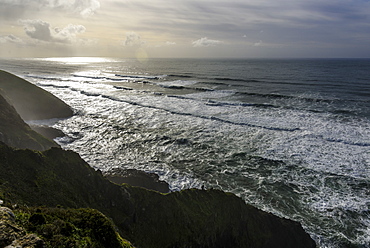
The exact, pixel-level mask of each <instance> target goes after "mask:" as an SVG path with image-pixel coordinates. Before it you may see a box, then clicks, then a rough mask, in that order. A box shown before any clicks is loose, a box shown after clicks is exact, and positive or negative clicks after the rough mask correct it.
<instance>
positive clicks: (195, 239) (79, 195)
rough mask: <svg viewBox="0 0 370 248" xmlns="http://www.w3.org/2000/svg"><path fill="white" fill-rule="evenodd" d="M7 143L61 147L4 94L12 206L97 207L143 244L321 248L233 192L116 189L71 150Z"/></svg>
mask: <svg viewBox="0 0 370 248" xmlns="http://www.w3.org/2000/svg"><path fill="white" fill-rule="evenodd" d="M4 73H5V72H1V71H0V78H1V76H2V75H1V74H4ZM5 74H6V73H5ZM5 76H9V75H7V74H6V75H5ZM9 77H12V75H11V76H9ZM3 78H4V77H3ZM5 78H6V77H5ZM0 83H1V82H0ZM22 85H23V86H24V84H22ZM23 86H22V87H23ZM22 87H21V88H22ZM13 89H14V88H13ZM6 94H8V92H6ZM40 94H44V93H40ZM15 95H17V93H15ZM34 97H36V98H37V95H34ZM39 111H40V109H38V110H37V111H36V112H39ZM67 112H68V111H67ZM26 113H27V112H26ZM40 116H41V115H38V117H37V118H49V117H46V116H48V115H45V116H44V117H40ZM50 118H55V115H54V116H53V117H50ZM9 145H10V146H14V147H18V148H32V149H36V150H44V149H45V148H48V147H51V146H54V145H55V143H54V142H52V141H50V140H47V139H46V138H44V137H42V136H41V135H39V134H37V133H35V132H33V131H32V130H31V129H30V127H29V126H28V125H27V124H25V123H24V122H23V120H22V119H21V117H20V116H19V115H18V114H17V112H16V110H15V108H13V107H12V106H11V105H10V104H9V103H8V102H7V100H5V98H4V97H2V96H1V94H0V199H1V200H3V201H4V202H5V203H6V204H7V205H8V206H12V205H19V206H23V205H24V206H29V207H32V206H34V207H37V206H45V207H47V208H53V207H56V206H63V207H66V208H94V209H97V210H99V211H101V212H102V213H103V214H105V215H106V216H108V217H110V218H111V219H112V220H113V221H114V223H115V225H116V226H117V227H118V229H119V231H120V233H121V234H122V236H123V237H124V238H127V239H128V240H130V241H131V242H132V243H134V245H136V246H137V247H146V248H150V247H161V248H162V247H254V248H268V247H274V248H279V247H283V248H289V247H292V248H293V247H294V248H296V247H301V248H306V247H307V248H311V247H312V248H313V247H315V243H314V241H313V240H312V239H311V238H310V237H309V235H308V234H306V233H305V232H304V230H303V229H302V227H301V226H300V224H299V223H296V222H293V221H290V220H286V219H282V218H278V217H276V216H274V215H272V214H269V213H265V212H263V211H260V210H258V209H256V208H254V207H252V206H250V205H247V204H245V202H244V201H243V200H242V199H241V198H239V197H236V196H235V195H233V194H230V193H225V192H222V191H218V190H196V189H189V190H184V191H180V192H173V193H168V194H161V193H158V192H155V191H150V190H146V189H143V188H139V187H132V186H129V185H126V184H123V185H118V184H114V183H112V182H110V181H109V180H108V179H106V178H104V177H103V175H102V173H100V172H97V171H95V170H94V169H93V168H91V167H90V166H89V165H88V164H87V163H86V162H85V161H84V160H82V159H81V158H80V156H79V155H78V154H76V153H74V152H72V151H64V150H62V149H60V148H51V149H49V150H46V151H43V152H40V151H32V150H28V149H26V150H19V149H16V148H13V147H10V146H9ZM45 211H46V212H47V213H49V214H50V211H51V210H45ZM58 213H60V212H58V211H57V212H55V211H54V214H58ZM87 213H88V214H90V213H91V211H88V212H87ZM75 214H77V215H79V214H81V212H78V213H75ZM30 219H31V217H30ZM59 222H60V221H59ZM39 224H40V225H43V224H47V225H49V224H48V223H46V222H45V223H39ZM50 225H51V224H50ZM50 225H49V227H50ZM109 233H111V232H109ZM58 235H59V234H58ZM129 246H130V245H128V247H129ZM81 247H82V246H81ZM83 247H84V246H83Z"/></svg>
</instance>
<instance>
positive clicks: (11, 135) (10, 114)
mask: <svg viewBox="0 0 370 248" xmlns="http://www.w3.org/2000/svg"><path fill="white" fill-rule="evenodd" d="M2 94H4V92H3V91H1V89H0V141H2V142H4V143H6V144H8V145H10V146H13V147H18V148H29V149H33V150H39V151H43V150H46V149H49V148H51V147H58V145H57V144H56V143H55V142H53V141H52V140H49V139H47V138H45V137H43V136H42V135H40V134H38V133H36V132H35V131H33V130H32V129H31V128H30V127H29V126H28V125H27V124H26V123H25V122H24V121H23V120H22V119H21V117H20V116H19V115H18V113H17V112H16V110H15V109H14V107H13V106H11V105H10V104H9V103H8V101H7V100H5V98H4V97H3V96H2Z"/></svg>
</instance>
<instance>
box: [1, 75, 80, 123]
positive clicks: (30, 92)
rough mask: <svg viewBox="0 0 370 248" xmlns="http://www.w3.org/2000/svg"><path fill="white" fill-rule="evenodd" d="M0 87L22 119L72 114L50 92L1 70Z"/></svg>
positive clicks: (65, 105) (63, 116) (39, 118)
mask: <svg viewBox="0 0 370 248" xmlns="http://www.w3.org/2000/svg"><path fill="white" fill-rule="evenodd" d="M0 88H1V89H2V90H3V92H5V94H6V96H7V97H8V99H9V100H10V104H11V105H13V106H14V108H15V109H16V110H17V112H18V114H19V115H20V116H21V117H22V119H23V120H43V119H52V118H66V117H70V116H71V115H72V114H73V111H72V109H71V108H70V107H69V106H68V105H67V104H65V103H64V102H63V101H62V100H60V99H59V98H57V97H55V96H54V95H52V94H51V93H49V92H47V91H45V90H43V89H41V88H39V87H37V86H35V85H33V84H31V83H30V82H28V81H26V80H24V79H22V78H19V77H17V76H15V75H13V74H11V73H8V72H6V71H2V70H0Z"/></svg>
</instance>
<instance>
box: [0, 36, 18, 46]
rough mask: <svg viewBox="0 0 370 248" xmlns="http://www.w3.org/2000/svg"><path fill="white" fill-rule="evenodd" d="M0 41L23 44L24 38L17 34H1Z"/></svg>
mask: <svg viewBox="0 0 370 248" xmlns="http://www.w3.org/2000/svg"><path fill="white" fill-rule="evenodd" d="M0 43H13V44H23V40H22V39H21V38H18V37H17V36H15V35H12V34H10V35H6V36H2V37H1V36H0Z"/></svg>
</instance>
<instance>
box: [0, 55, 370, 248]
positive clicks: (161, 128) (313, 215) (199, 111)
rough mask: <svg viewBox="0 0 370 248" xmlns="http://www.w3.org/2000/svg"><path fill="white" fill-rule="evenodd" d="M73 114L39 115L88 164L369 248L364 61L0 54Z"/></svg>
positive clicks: (368, 68) (338, 243)
mask: <svg viewBox="0 0 370 248" xmlns="http://www.w3.org/2000/svg"><path fill="white" fill-rule="evenodd" d="M0 69H2V70H6V71H9V72H11V73H14V74H16V75H18V76H20V77H22V78H25V79H26V80H28V81H30V82H32V83H34V84H36V85H38V86H39V87H42V88H44V89H45V90H47V91H50V92H51V93H53V94H54V95H56V96H58V97H59V98H61V99H62V100H63V101H65V102H66V103H67V104H69V105H70V106H71V107H72V108H73V109H74V111H75V115H74V116H73V117H71V118H69V119H64V120H56V119H55V120H43V121H37V122H36V123H39V124H40V123H41V124H48V125H50V126H53V127H55V128H58V129H61V130H62V131H63V132H64V133H65V134H66V136H65V137H62V138H58V139H57V140H56V141H57V142H58V143H59V144H60V145H61V146H62V147H63V148H64V149H70V150H73V151H76V152H78V153H79V154H80V155H81V157H82V158H83V159H85V160H86V161H87V162H88V163H89V164H90V165H91V166H92V167H94V168H96V169H100V170H101V171H103V172H109V171H110V170H111V169H112V168H118V167H119V168H135V169H140V170H144V171H147V172H154V173H157V174H158V175H159V176H160V179H161V180H165V181H166V182H168V183H169V184H170V188H171V190H173V191H176V190H181V189H185V188H201V187H203V186H204V187H206V188H217V189H222V190H225V191H228V192H233V193H235V194H236V195H238V196H240V197H242V198H243V199H244V200H245V201H246V202H247V203H248V204H251V205H253V206H256V207H257V208H259V209H262V210H265V211H268V212H271V213H273V214H276V215H278V216H281V217H285V218H289V219H292V220H295V221H298V222H300V223H301V224H302V226H303V227H304V229H305V230H306V231H307V232H308V233H309V234H310V235H311V237H312V238H314V239H315V241H316V242H317V244H318V245H319V247H322V248H323V247H370V245H369V244H370V211H369V208H370V60H369V59H246V60H242V59H148V60H146V61H138V60H136V59H117V58H32V59H1V60H0Z"/></svg>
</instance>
